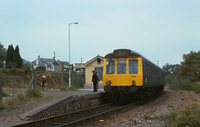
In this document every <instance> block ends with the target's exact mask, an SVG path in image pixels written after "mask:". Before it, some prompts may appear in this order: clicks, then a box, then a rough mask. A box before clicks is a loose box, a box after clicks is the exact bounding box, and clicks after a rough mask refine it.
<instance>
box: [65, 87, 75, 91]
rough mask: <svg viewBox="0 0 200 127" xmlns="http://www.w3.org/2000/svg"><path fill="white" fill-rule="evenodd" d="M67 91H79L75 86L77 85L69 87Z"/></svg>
mask: <svg viewBox="0 0 200 127" xmlns="http://www.w3.org/2000/svg"><path fill="white" fill-rule="evenodd" d="M67 91H77V88H75V87H70V88H68V89H67Z"/></svg>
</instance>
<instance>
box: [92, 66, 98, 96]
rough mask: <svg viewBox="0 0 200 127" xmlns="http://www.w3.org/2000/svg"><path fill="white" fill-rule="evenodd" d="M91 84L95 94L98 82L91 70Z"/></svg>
mask: <svg viewBox="0 0 200 127" xmlns="http://www.w3.org/2000/svg"><path fill="white" fill-rule="evenodd" d="M92 74H93V75H92V82H93V88H94V92H97V80H98V77H97V74H96V73H95V71H94V70H93V71H92Z"/></svg>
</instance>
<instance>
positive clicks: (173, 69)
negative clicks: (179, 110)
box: [162, 51, 200, 93]
mask: <svg viewBox="0 0 200 127" xmlns="http://www.w3.org/2000/svg"><path fill="white" fill-rule="evenodd" d="M199 63H200V51H199V52H190V53H189V54H184V55H183V62H181V64H180V65H178V64H176V65H170V64H166V65H165V66H163V68H162V70H163V72H164V74H165V80H166V85H167V86H169V88H170V89H172V90H192V91H195V92H197V93H199V91H200V87H198V85H197V84H199V82H200V64H199ZM196 85H197V86H196Z"/></svg>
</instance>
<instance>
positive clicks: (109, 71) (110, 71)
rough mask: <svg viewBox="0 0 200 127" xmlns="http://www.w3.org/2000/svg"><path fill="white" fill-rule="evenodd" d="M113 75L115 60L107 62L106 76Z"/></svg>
mask: <svg viewBox="0 0 200 127" xmlns="http://www.w3.org/2000/svg"><path fill="white" fill-rule="evenodd" d="M114 73H115V60H107V61H106V74H114Z"/></svg>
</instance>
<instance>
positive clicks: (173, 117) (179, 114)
mask: <svg viewBox="0 0 200 127" xmlns="http://www.w3.org/2000/svg"><path fill="white" fill-rule="evenodd" d="M165 121H166V124H167V126H169V127H200V106H199V105H197V104H193V105H191V106H189V107H187V108H186V109H185V110H182V111H173V112H171V113H170V114H169V115H168V116H167V117H166V119H165Z"/></svg>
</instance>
